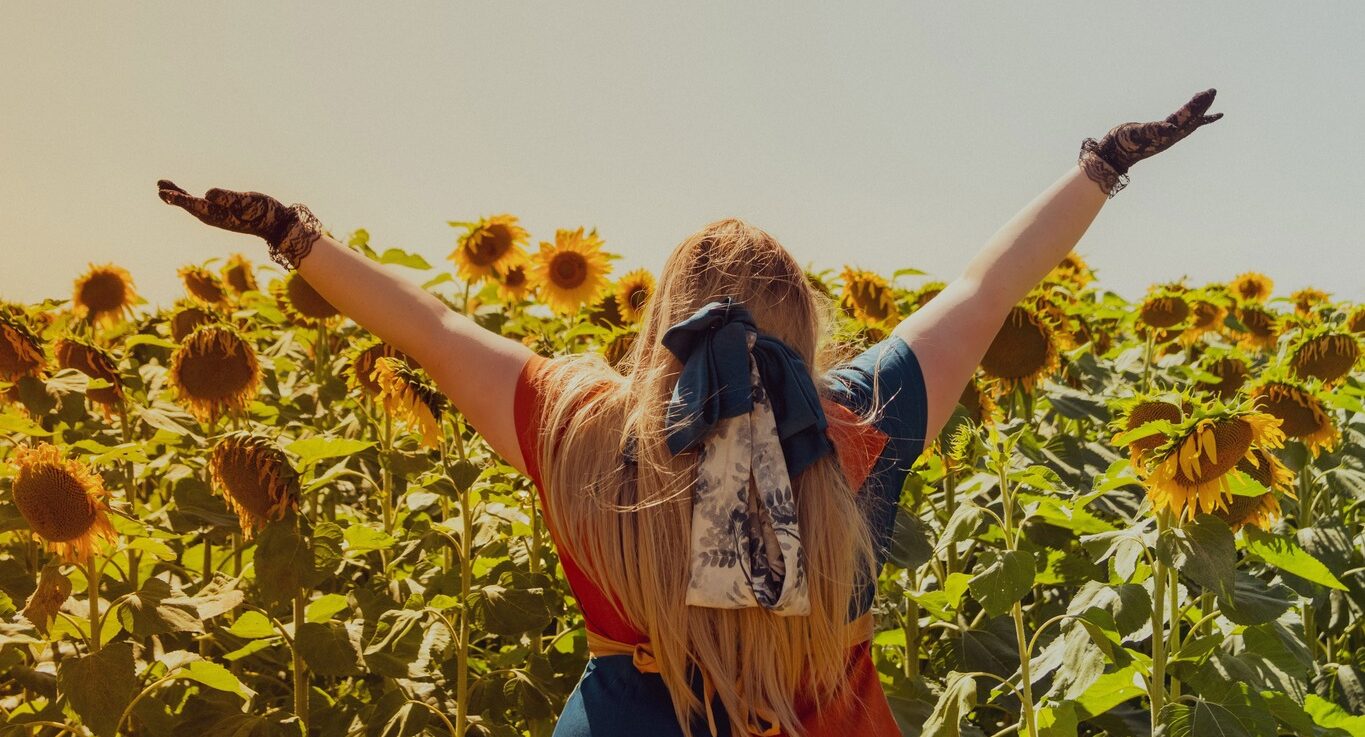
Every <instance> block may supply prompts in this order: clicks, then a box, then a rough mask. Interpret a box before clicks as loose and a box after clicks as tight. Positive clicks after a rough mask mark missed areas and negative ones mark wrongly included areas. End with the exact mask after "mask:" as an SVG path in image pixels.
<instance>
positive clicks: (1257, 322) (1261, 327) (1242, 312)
mask: <svg viewBox="0 0 1365 737" xmlns="http://www.w3.org/2000/svg"><path fill="white" fill-rule="evenodd" d="M1237 320H1238V321H1239V322H1241V323H1242V324H1243V325H1245V326H1246V332H1245V333H1242V334H1241V335H1240V336H1239V337H1238V344H1239V345H1242V346H1244V347H1246V348H1250V349H1253V350H1272V349H1274V347H1275V344H1276V343H1277V342H1279V339H1280V317H1279V315H1276V314H1275V313H1274V312H1272V311H1270V310H1269V309H1266V308H1265V307H1262V306H1260V305H1257V304H1251V303H1243V304H1242V305H1241V306H1239V307H1238V308H1237Z"/></svg>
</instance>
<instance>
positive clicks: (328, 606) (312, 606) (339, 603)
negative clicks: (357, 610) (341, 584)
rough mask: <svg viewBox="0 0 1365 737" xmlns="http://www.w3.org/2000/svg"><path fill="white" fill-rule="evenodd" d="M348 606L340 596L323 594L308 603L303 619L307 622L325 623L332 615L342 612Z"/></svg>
mask: <svg viewBox="0 0 1365 737" xmlns="http://www.w3.org/2000/svg"><path fill="white" fill-rule="evenodd" d="M349 606H350V603H349V602H348V601H347V600H346V597H345V596H342V595H341V594H323V595H322V596H319V597H318V598H316V599H314V600H312V601H310V602H308V608H307V609H306V610H304V617H305V618H306V619H307V620H308V621H309V622H326V621H327V620H329V619H331V618H332V616H333V615H335V614H337V613H338V612H341V611H344V610H345V609H346V608H347V607H349Z"/></svg>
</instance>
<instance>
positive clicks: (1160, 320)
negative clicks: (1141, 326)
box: [1138, 288, 1190, 329]
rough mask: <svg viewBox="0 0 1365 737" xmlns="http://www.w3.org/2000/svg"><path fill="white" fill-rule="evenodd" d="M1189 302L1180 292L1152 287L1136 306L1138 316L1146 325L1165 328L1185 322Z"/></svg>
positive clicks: (1188, 313) (1187, 315)
mask: <svg viewBox="0 0 1365 737" xmlns="http://www.w3.org/2000/svg"><path fill="white" fill-rule="evenodd" d="M1189 316H1190V303H1189V302H1187V301H1185V297H1184V295H1183V294H1182V293H1179V292H1176V291H1174V290H1171V289H1168V288H1158V289H1154V290H1153V291H1152V292H1151V293H1149V294H1148V295H1147V298H1146V299H1144V300H1143V302H1142V306H1141V307H1139V308H1138V318H1139V319H1140V320H1142V322H1143V323H1145V324H1146V325H1147V326H1148V327H1153V328H1159V329H1167V328H1173V327H1175V326H1176V325H1179V324H1181V323H1183V322H1185V319H1186V318H1188V317H1189Z"/></svg>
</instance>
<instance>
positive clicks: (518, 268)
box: [498, 263, 531, 302]
mask: <svg viewBox="0 0 1365 737" xmlns="http://www.w3.org/2000/svg"><path fill="white" fill-rule="evenodd" d="M527 268H528V264H526V263H519V264H517V265H515V266H509V267H508V268H507V271H506V273H504V274H503V275H502V276H500V277H498V296H499V297H501V298H502V300H503V301H505V302H520V301H521V300H523V299H526V296H527V295H528V294H530V293H531V276H530V274H528V273H527Z"/></svg>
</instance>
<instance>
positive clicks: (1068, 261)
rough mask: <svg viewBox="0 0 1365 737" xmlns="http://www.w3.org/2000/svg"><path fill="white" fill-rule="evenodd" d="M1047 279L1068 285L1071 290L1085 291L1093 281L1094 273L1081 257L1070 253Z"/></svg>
mask: <svg viewBox="0 0 1365 737" xmlns="http://www.w3.org/2000/svg"><path fill="white" fill-rule="evenodd" d="M1048 279H1051V280H1055V281H1059V282H1063V283H1065V284H1069V285H1070V286H1071V287H1072V288H1073V289H1076V290H1081V289H1085V287H1086V285H1087V284H1089V283H1090V282H1092V281H1094V279H1095V272H1094V270H1092V269H1091V268H1090V265H1089V264H1087V263H1086V262H1085V259H1083V258H1081V255H1080V254H1078V253H1076V252H1075V251H1072V252H1071V253H1068V254H1067V255H1066V258H1064V259H1062V262H1061V263H1059V264H1057V266H1055V267H1054V268H1053V269H1052V271H1051V273H1049V274H1048Z"/></svg>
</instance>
